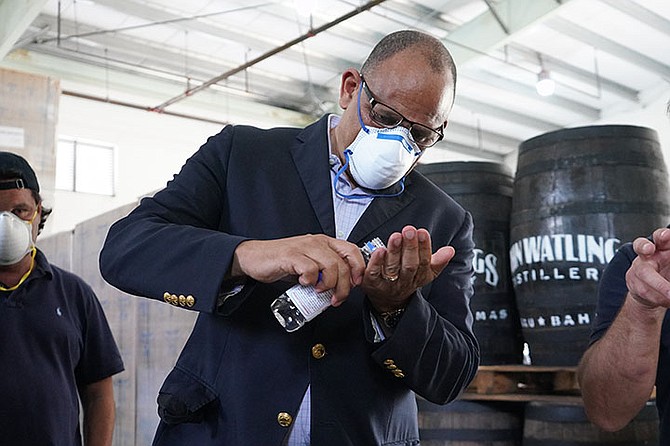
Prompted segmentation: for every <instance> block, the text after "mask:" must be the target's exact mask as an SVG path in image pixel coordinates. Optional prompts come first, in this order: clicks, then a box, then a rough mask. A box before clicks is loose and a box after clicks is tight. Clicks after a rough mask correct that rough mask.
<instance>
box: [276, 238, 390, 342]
mask: <svg viewBox="0 0 670 446" xmlns="http://www.w3.org/2000/svg"><path fill="white" fill-rule="evenodd" d="M380 247H384V242H382V241H381V239H380V238H379V237H375V238H374V239H372V240H370V241H369V242H366V243H365V244H364V245H363V246H362V247H361V248H360V249H361V254H363V259H364V260H365V264H366V265H367V263H368V261H369V260H370V256H371V255H372V252H373V251H374V250H375V249H377V248H380ZM332 296H333V290H326V291H323V292H321V293H317V292H316V291H315V290H314V287H313V286H312V285H308V286H303V285H301V284H297V285H294V286H292V287H291V288H289V289H288V290H286V291H285V292H284V294H282V295H281V296H279V297H278V298H276V299H275V300H274V301H273V302H272V304H271V305H270V308H271V309H272V312H273V313H274V315H275V317H276V318H277V320H278V321H279V323H280V324H281V326H282V327H284V328H285V329H286V331H288V332H291V331H296V330H297V329H299V328H300V327H302V326H303V325H305V323H307V322H309V321H311V320H312V319H314V318H315V317H317V316H318V315H319V314H321V313H322V312H323V311H324V310H325V309H326V308H328V307H329V306H330V298H331V297H332Z"/></svg>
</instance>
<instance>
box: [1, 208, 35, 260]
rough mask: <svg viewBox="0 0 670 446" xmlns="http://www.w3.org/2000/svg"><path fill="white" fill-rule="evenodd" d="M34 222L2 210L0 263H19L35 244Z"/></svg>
mask: <svg viewBox="0 0 670 446" xmlns="http://www.w3.org/2000/svg"><path fill="white" fill-rule="evenodd" d="M32 229H33V224H32V220H31V221H25V220H21V219H20V218H19V217H17V216H16V215H14V214H12V213H11V212H8V211H3V212H0V265H14V264H16V263H19V262H20V261H21V259H23V257H25V255H26V254H28V253H29V252H30V251H31V250H32V249H33V246H34V242H33V230H32Z"/></svg>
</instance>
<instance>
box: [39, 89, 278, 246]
mask: <svg viewBox="0 0 670 446" xmlns="http://www.w3.org/2000/svg"><path fill="white" fill-rule="evenodd" d="M279 119H281V118H279ZM245 123H249V122H245ZM252 124H253V125H259V126H263V125H264V124H265V125H268V124H269V123H268V122H267V121H259V122H255V123H252ZM274 125H290V123H288V122H285V121H284V122H282V121H279V120H277V122H276V123H274ZM221 129H222V125H220V124H215V123H209V122H203V121H199V120H194V119H188V118H181V117H175V116H170V115H165V114H158V113H153V112H148V111H143V110H139V109H134V108H129V107H123V106H118V105H112V104H109V103H103V102H98V101H92V100H86V99H81V98H76V97H72V96H67V95H62V96H61V99H60V110H59V119H58V125H57V128H56V133H57V135H63V136H70V137H75V138H79V139H85V140H91V141H98V142H105V143H111V144H113V145H115V146H116V169H115V170H116V194H115V196H113V197H109V196H104V195H96V194H86V193H74V192H67V191H61V190H57V191H54V192H53V193H51V192H50V191H47V192H46V193H44V194H43V195H44V198H45V204H46V205H48V206H52V207H53V209H54V212H53V214H52V215H51V217H50V220H49V222H48V223H47V225H46V226H45V229H44V232H43V235H44V236H47V235H49V234H53V233H57V232H61V231H65V230H72V229H73V228H74V226H75V225H76V224H77V223H80V222H82V221H84V220H87V219H89V218H92V217H94V216H97V215H100V214H102V213H104V212H106V211H109V210H112V209H115V208H117V207H120V206H122V205H125V204H128V203H134V202H137V200H138V198H139V197H141V196H143V195H146V194H150V193H152V192H154V191H156V190H158V189H161V188H163V187H164V186H165V184H166V183H167V182H168V181H169V180H170V179H172V177H173V175H174V174H176V173H178V172H179V170H180V169H181V166H182V165H183V164H184V162H185V161H186V159H187V158H188V157H189V156H190V155H192V154H193V153H194V152H195V151H196V150H197V149H198V148H199V147H200V146H201V145H202V144H204V143H205V142H206V140H207V138H208V137H209V136H211V135H214V134H216V133H218V132H219V131H220V130H221Z"/></svg>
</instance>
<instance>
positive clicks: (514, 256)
mask: <svg viewBox="0 0 670 446" xmlns="http://www.w3.org/2000/svg"><path fill="white" fill-rule="evenodd" d="M668 200H669V188H668V173H667V171H666V167H665V163H664V160H663V155H662V152H661V149H660V145H659V141H658V136H657V134H656V132H655V131H654V130H652V129H648V128H644V127H635V126H625V125H605V126H591V127H579V128H571V129H565V130H558V131H555V132H551V133H547V134H544V135H540V136H538V137H535V138H532V139H530V140H528V141H525V142H523V143H522V144H521V145H520V146H519V153H518V163H517V171H516V176H515V179H514V194H513V200H512V214H511V219H510V243H511V247H510V265H511V270H512V281H513V284H514V290H515V296H516V301H517V308H518V310H519V315H520V317H521V327H522V332H523V337H524V340H525V341H526V342H527V343H528V345H529V349H530V358H531V361H532V364H533V365H547V366H575V365H577V363H578V362H579V359H580V358H581V356H582V354H583V352H584V350H585V349H586V347H587V345H588V339H589V332H590V329H591V324H592V322H593V315H594V310H595V303H596V292H597V287H598V282H599V280H600V277H601V275H602V272H603V270H604V269H605V267H606V266H607V264H608V263H609V261H610V260H611V258H612V256H613V255H614V253H615V251H616V250H617V249H618V248H619V246H621V245H622V244H623V243H625V242H628V241H632V240H633V239H635V238H636V237H639V236H644V235H648V234H650V233H651V232H652V231H653V230H654V229H656V228H657V227H661V226H666V225H667V224H668V222H669V221H670V204H669V201H668Z"/></svg>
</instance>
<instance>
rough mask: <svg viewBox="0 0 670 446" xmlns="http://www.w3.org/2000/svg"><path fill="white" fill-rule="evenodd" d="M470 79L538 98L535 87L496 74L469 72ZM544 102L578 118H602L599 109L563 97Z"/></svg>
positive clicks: (544, 98)
mask: <svg viewBox="0 0 670 446" xmlns="http://www.w3.org/2000/svg"><path fill="white" fill-rule="evenodd" d="M468 79H471V80H474V81H477V82H481V83H483V84H487V85H490V86H493V87H496V88H500V89H503V90H505V91H508V92H511V93H515V94H518V95H520V96H526V97H537V92H536V91H535V87H533V86H528V85H526V84H523V83H521V82H517V81H513V80H511V79H507V78H503V77H501V76H498V75H497V74H495V73H490V72H487V71H483V70H480V71H477V72H469V73H468ZM542 102H543V103H546V104H551V105H553V106H555V107H559V108H563V109H566V110H568V111H570V112H572V113H575V114H576V115H578V116H581V117H582V118H583V119H587V120H590V121H597V120H599V119H600V117H601V116H600V115H601V113H600V110H599V109H597V108H595V107H591V106H589V105H586V104H583V103H581V102H576V101H573V100H571V99H567V98H564V97H561V96H559V95H557V94H554V95H552V96H547V97H543V98H542Z"/></svg>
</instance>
